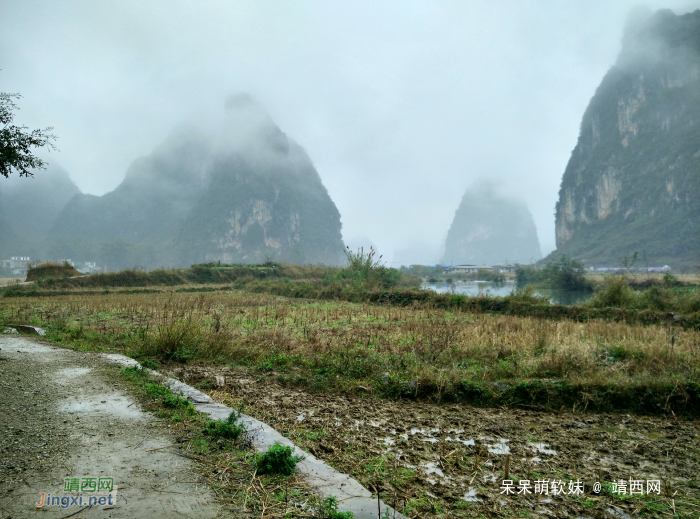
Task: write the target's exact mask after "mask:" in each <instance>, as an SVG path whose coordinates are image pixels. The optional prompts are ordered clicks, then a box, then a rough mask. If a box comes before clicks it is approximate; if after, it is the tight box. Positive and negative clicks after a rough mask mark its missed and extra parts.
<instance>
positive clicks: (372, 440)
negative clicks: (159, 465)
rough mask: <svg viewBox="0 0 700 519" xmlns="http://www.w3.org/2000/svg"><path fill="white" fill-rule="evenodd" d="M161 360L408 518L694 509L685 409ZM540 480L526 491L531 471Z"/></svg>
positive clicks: (699, 451) (649, 513) (697, 455)
mask: <svg viewBox="0 0 700 519" xmlns="http://www.w3.org/2000/svg"><path fill="white" fill-rule="evenodd" d="M167 370H168V371H169V372H170V374H171V375H173V376H175V377H176V378H179V379H180V380H182V381H183V382H186V383H188V384H191V385H193V386H199V387H200V388H202V389H203V390H204V391H205V392H206V393H208V394H209V395H211V396H212V398H213V399H214V400H215V401H218V402H221V403H224V404H226V405H229V406H235V405H238V404H241V403H243V404H244V405H245V412H246V413H248V414H250V415H252V416H255V417H256V418H258V419H260V420H262V421H264V422H266V423H268V424H269V425H271V426H272V427H274V428H275V429H277V430H278V431H279V432H280V433H282V434H283V435H285V436H287V437H288V438H290V439H291V440H293V441H294V442H295V443H296V444H297V445H299V446H300V447H302V448H304V449H306V450H308V451H309V452H311V453H313V454H314V455H315V456H317V457H319V458H321V459H323V460H324V461H326V462H327V463H329V464H330V465H332V466H333V467H335V468H336V469H337V470H340V471H343V472H347V473H349V474H350V475H352V476H353V477H355V478H357V479H358V480H359V481H360V482H361V483H362V484H363V485H364V486H365V487H366V488H368V489H369V490H371V491H373V492H374V493H375V495H376V492H377V491H378V492H379V493H380V496H381V498H382V499H383V500H385V501H386V502H387V503H388V504H390V505H394V504H395V505H396V508H397V509H398V510H399V511H401V512H403V513H405V514H406V515H408V516H410V517H447V516H451V517H480V516H486V517H504V516H512V515H518V516H521V517H543V516H545V517H627V516H631V517H638V516H639V517H665V516H668V515H674V516H676V517H697V516H698V513H700V500H699V499H698V498H700V487H699V485H698V482H699V480H700V476H699V474H700V470H699V469H700V436H699V435H700V422H699V421H698V420H696V419H692V420H691V419H683V418H679V417H675V416H669V417H658V416H655V417H647V416H631V415H623V414H592V413H580V412H572V410H571V409H568V410H562V412H560V413H545V412H537V411H527V410H512V409H505V408H504V409H482V408H475V407H471V406H469V405H465V404H460V405H455V404H447V405H438V404H436V403H434V402H430V401H423V402H421V401H414V400H399V401H389V400H381V399H378V398H375V397H373V396H372V395H371V394H368V393H365V392H363V391H362V390H361V389H360V390H359V392H358V393H354V394H346V395H336V394H324V393H322V392H321V393H311V392H308V391H304V390H300V389H297V388H292V387H287V386H284V385H282V384H281V383H279V382H278V381H277V376H276V375H275V374H274V373H271V374H268V375H259V374H254V373H251V372H248V371H245V370H241V369H236V368H209V367H201V366H199V367H198V366H185V367H183V366H181V365H179V366H178V365H172V366H169V367H168V369H167ZM504 480H511V481H513V489H514V494H510V493H509V492H508V491H505V492H504V488H505V487H506V486H507V485H504V483H503V481H504ZM544 480H547V482H548V483H547V484H546V485H545V484H543V483H540V485H539V487H540V488H539V489H538V490H539V492H536V491H535V483H536V481H540V482H543V481H544ZM620 480H623V481H625V482H627V485H628V487H627V491H626V492H625V493H622V492H620V491H619V490H620V487H619V486H618V488H616V487H614V486H612V484H613V483H617V482H619V481H620ZM570 481H571V482H573V484H570ZM630 481H632V482H635V484H636V483H637V482H643V484H642V489H643V490H642V493H641V495H640V494H639V493H637V494H636V495H630V490H631V487H630V486H629V482H630ZM649 481H651V482H652V483H651V487H649V485H648V482H649ZM656 481H658V482H659V484H658V485H659V486H658V493H657V492H656V490H655V488H654V485H655V483H654V482H656ZM578 482H580V485H577V483H578ZM552 483H556V484H554V485H553V484H552ZM595 483H601V491H600V492H595V488H596V486H595ZM528 486H529V489H528V488H527V487H528ZM523 487H525V488H526V491H521V489H522V488H523ZM543 487H547V488H548V490H547V492H546V493H543V491H542V490H543ZM637 488H638V487H636V488H635V489H637ZM649 488H651V490H650V491H649V492H647V490H648V489H649ZM553 489H554V490H553ZM446 514H447V515H446Z"/></svg>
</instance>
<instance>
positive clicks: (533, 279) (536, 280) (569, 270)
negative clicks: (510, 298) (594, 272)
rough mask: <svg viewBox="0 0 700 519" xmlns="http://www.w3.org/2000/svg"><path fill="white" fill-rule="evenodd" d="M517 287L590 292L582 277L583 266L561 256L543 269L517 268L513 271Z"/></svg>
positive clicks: (587, 282) (587, 283)
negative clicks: (530, 286)
mask: <svg viewBox="0 0 700 519" xmlns="http://www.w3.org/2000/svg"><path fill="white" fill-rule="evenodd" d="M515 280H516V283H517V284H518V286H525V285H535V286H538V287H541V288H554V289H559V290H591V284H590V283H589V281H588V280H587V279H586V278H585V276H584V270H583V264H582V263H579V262H578V261H576V260H573V259H571V258H568V257H567V256H565V255H563V256H561V257H560V258H559V259H558V260H554V261H551V262H549V263H548V264H547V265H546V266H545V267H544V268H541V269H539V270H538V269H536V268H535V267H529V266H525V267H520V266H519V267H518V268H517V269H516V271H515Z"/></svg>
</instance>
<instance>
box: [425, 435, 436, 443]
mask: <svg viewBox="0 0 700 519" xmlns="http://www.w3.org/2000/svg"><path fill="white" fill-rule="evenodd" d="M421 441H424V442H428V443H437V442H438V441H439V440H438V439H437V438H433V437H432V436H431V437H430V438H423V439H422V440H421Z"/></svg>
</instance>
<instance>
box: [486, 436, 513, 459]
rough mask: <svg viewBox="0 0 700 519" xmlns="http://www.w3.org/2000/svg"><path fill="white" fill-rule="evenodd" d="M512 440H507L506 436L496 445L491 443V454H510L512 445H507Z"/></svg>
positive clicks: (489, 447)
mask: <svg viewBox="0 0 700 519" xmlns="http://www.w3.org/2000/svg"><path fill="white" fill-rule="evenodd" d="M509 441H510V440H506V439H505V438H501V439H500V440H498V443H496V444H494V445H489V446H488V449H489V452H490V453H491V454H501V455H504V454H510V447H508V445H506V444H507V443H508V442H509Z"/></svg>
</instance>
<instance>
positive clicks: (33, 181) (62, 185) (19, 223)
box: [0, 165, 80, 258]
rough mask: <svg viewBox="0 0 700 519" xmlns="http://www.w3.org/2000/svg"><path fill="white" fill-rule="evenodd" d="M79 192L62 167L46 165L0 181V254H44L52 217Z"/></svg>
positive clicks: (52, 220)
mask: <svg viewBox="0 0 700 519" xmlns="http://www.w3.org/2000/svg"><path fill="white" fill-rule="evenodd" d="M79 192H80V191H79V190H78V188H77V186H76V185H75V184H74V183H73V181H72V180H71V179H70V177H69V176H68V173H66V172H65V171H64V170H63V169H61V168H60V167H58V166H55V165H52V166H49V167H48V168H47V169H46V170H45V171H43V170H41V171H37V172H35V174H34V176H33V177H19V176H16V175H13V176H10V177H9V178H7V179H4V178H3V179H2V182H0V257H5V256H30V257H33V258H36V257H40V256H43V255H44V254H45V252H46V251H45V244H46V241H47V239H48V237H49V232H50V229H51V227H52V226H53V224H54V222H55V221H56V218H57V217H58V215H59V213H60V212H61V210H63V208H64V207H65V205H66V204H67V203H68V202H69V201H70V200H71V198H73V197H74V196H75V195H76V194H78V193H79Z"/></svg>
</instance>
